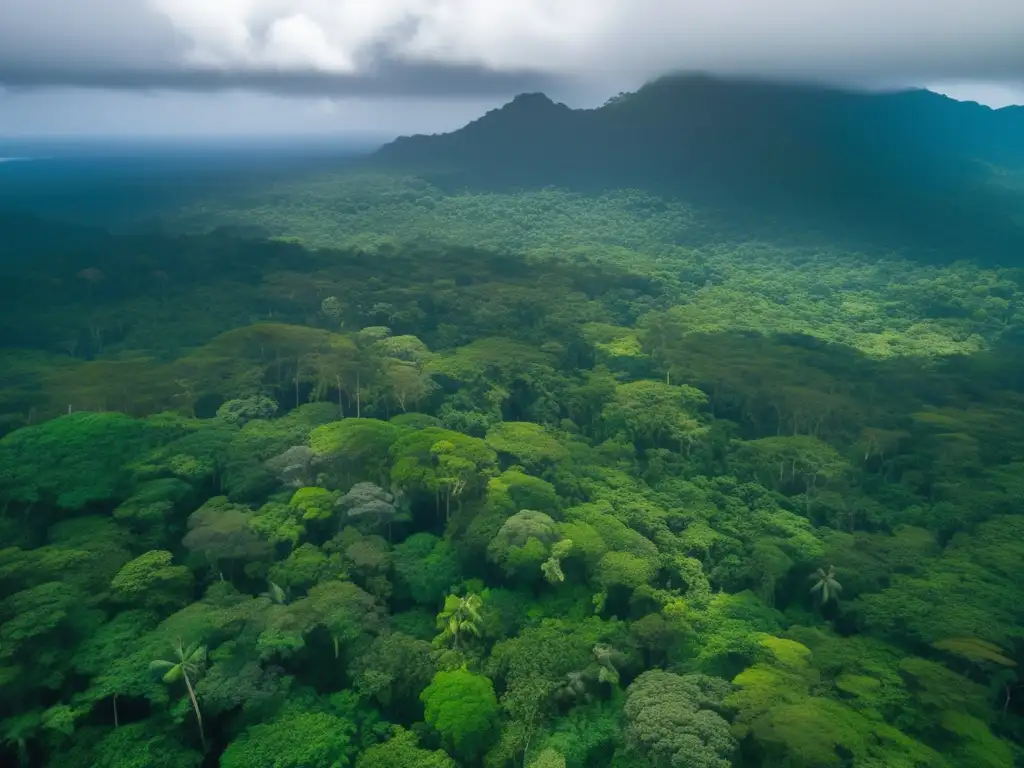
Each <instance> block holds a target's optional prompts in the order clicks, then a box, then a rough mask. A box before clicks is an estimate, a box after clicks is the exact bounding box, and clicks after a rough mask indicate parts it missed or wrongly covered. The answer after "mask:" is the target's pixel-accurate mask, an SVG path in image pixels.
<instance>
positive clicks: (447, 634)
mask: <svg viewBox="0 0 1024 768" xmlns="http://www.w3.org/2000/svg"><path fill="white" fill-rule="evenodd" d="M482 607H483V600H481V599H480V596H479V595H473V594H469V595H466V596H465V597H458V596H456V595H448V597H446V598H445V599H444V608H443V609H442V610H441V612H440V613H439V614H437V628H438V629H440V630H441V634H440V635H438V638H437V639H438V641H440V642H442V643H445V642H447V641H448V640H449V639H450V640H451V641H452V649H453V650H458V647H459V637H460V636H461V635H462V634H463V633H465V632H468V633H469V634H471V635H475V636H476V637H480V622H481V618H480V609H481V608H482Z"/></svg>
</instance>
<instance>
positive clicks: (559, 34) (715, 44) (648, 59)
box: [0, 0, 1024, 136]
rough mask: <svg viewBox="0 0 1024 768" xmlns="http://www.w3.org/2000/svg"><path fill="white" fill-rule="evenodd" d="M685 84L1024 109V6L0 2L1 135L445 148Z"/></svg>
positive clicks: (1009, 1) (970, 2) (421, 0)
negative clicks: (351, 136) (228, 136)
mask: <svg viewBox="0 0 1024 768" xmlns="http://www.w3.org/2000/svg"><path fill="white" fill-rule="evenodd" d="M678 70H702V71H707V72H713V73H722V74H730V75H747V74H756V75H768V76H777V77H785V78H811V79H815V80H823V81H828V82H836V83H840V84H856V85H863V86H866V87H894V86H910V85H919V86H925V87H931V88H933V89H934V90H939V91H941V92H944V93H947V94H949V95H951V96H953V97H955V98H962V99H971V100H976V101H980V102H982V103H987V104H989V105H991V106H1004V105H1006V104H1024V0H0V136H4V135H7V136H11V135H33V134H39V133H44V134H110V133H125V134H170V133H190V134H203V133H220V134H225V133H240V132H245V133H257V134H261V133H302V132H308V133H326V132H336V131H348V132H354V133H380V134H386V135H391V134H396V133H409V132H433V131H440V130H448V129H451V128H455V127H458V126H459V125H461V124H463V123H465V122H466V121H467V120H469V119H471V118H473V117H475V116H477V115H479V114H480V113H482V112H483V111H485V110H486V109H489V108H491V107H493V106H496V105H498V104H501V103H503V102H504V101H506V100H507V99H508V98H509V97H510V96H512V95H514V94H516V93H519V92H522V91H533V90H543V91H545V92H547V93H548V94H549V95H551V96H552V97H553V98H556V99H558V100H561V101H565V102H566V103H568V104H570V105H572V106H593V105H596V104H599V103H601V102H603V101H604V100H605V99H606V98H607V97H608V96H610V95H612V94H614V93H616V92H618V91H620V90H626V89H633V88H635V87H636V86H638V85H639V84H641V83H642V82H644V81H645V80H647V79H650V78H652V77H656V76H657V75H659V74H663V73H666V72H669V71H678Z"/></svg>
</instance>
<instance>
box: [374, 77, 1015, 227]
mask: <svg viewBox="0 0 1024 768" xmlns="http://www.w3.org/2000/svg"><path fill="white" fill-rule="evenodd" d="M369 163H370V164H371V165H373V166H375V167H378V168H401V169H403V170H408V171H413V172H419V173H423V174H424V175H427V176H430V177H432V178H433V179H434V180H436V181H438V183H443V184H448V185H451V186H458V187H475V188H482V189H496V188H506V189H507V188H524V187H526V188H536V187H542V186H551V185H553V186H563V187H570V188H572V187H575V188H586V189H609V188H642V189H646V190H650V191H654V192H656V193H659V194H670V195H673V196H678V197H683V198H686V199H689V200H691V201H710V202H712V203H713V204H714V205H741V206H745V207H746V208H747V209H750V210H754V209H756V210H760V211H763V212H765V213H768V214H769V215H774V212H775V211H782V210H786V211H788V212H789V213H790V214H794V215H798V216H815V217H818V218H821V219H823V220H824V219H827V220H830V221H841V222H843V223H842V226H856V227H865V228H868V229H873V230H874V231H879V232H881V231H886V232H888V231H890V230H892V231H895V230H905V233H904V235H901V238H902V240H906V233H908V232H909V233H923V234H924V236H926V237H930V238H932V239H934V240H935V242H936V243H938V244H948V243H949V242H951V240H952V239H956V240H959V241H960V242H961V243H962V244H963V245H964V246H967V245H969V244H970V243H971V242H972V239H974V238H977V237H978V236H983V237H985V238H987V239H989V240H992V239H993V238H998V237H1002V238H1004V239H1005V238H1020V243H1022V244H1024V229H1022V228H1021V227H1020V226H1019V225H1017V224H1016V223H1015V222H1014V221H1013V220H1014V218H1015V216H1016V213H1015V211H1017V210H1020V201H1019V200H1018V199H1016V198H1015V197H1013V196H1011V195H1009V193H1008V192H1007V190H1004V189H1002V188H1000V187H999V185H998V184H996V183H994V176H993V173H992V170H993V168H994V167H1000V168H1015V169H1022V168H1024V107H1007V108H1003V109H999V110H993V109H991V108H989V107H986V106H983V105H980V104H977V103H974V102H960V101H957V100H955V99H952V98H950V97H948V96H944V95H942V94H938V93H934V92H931V91H928V90H925V89H907V90H902V91H895V92H882V93H878V92H875V93H871V92H864V91H855V90H851V89H843V88H833V87H827V86H822V85H808V84H792V83H778V82H771V81H764V80H752V79H727V78H718V77H712V76H708V75H676V76H672V77H667V78H662V79H659V80H655V81H652V82H650V83H648V84H646V85H644V86H643V87H642V88H640V89H639V90H637V91H636V92H634V93H629V94H621V95H619V96H617V97H613V98H611V99H609V100H608V101H607V102H606V103H605V104H604V105H602V106H600V107H596V108H591V109H572V108H570V107H568V106H566V105H565V104H560V103H557V102H555V101H553V100H551V99H550V98H549V97H547V96H545V95H544V94H539V93H528V94H520V95H518V96H516V97H515V98H514V99H512V100H511V101H509V102H508V103H506V104H504V105H503V106H501V107H499V108H497V109H493V110H490V111H488V112H487V113H485V114H484V115H482V116H481V117H479V118H477V119H476V120H473V121H471V122H469V123H467V124H466V125H465V126H463V127H462V128H459V129H457V130H455V131H452V132H449V133H444V134H434V135H418V136H407V137H400V138H398V139H396V140H395V141H393V142H391V143H390V144H387V145H385V146H383V147H381V148H380V149H379V150H378V151H377V152H376V153H375V154H374V155H372V156H371V157H370V158H369ZM979 233H982V234H981V235H979ZM1017 242H1018V241H1017V240H1014V243H1017ZM1014 247H1016V246H1014Z"/></svg>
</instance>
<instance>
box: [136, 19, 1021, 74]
mask: <svg viewBox="0 0 1024 768" xmlns="http://www.w3.org/2000/svg"><path fill="white" fill-rule="evenodd" d="M151 2H152V7H153V8H155V9H156V10H157V11H159V12H160V13H162V14H163V15H164V16H165V17H166V18H167V19H168V20H169V21H170V23H171V24H172V25H173V26H174V27H175V28H176V29H177V30H178V31H179V32H180V33H182V34H183V35H185V36H186V37H187V38H188V39H189V40H190V43H191V46H192V47H191V49H190V53H189V59H188V60H189V62H191V63H193V64H197V63H198V64H203V65H207V66H217V67H223V68H231V67H239V68H267V69H281V68H290V69H303V68H305V69H310V70H316V71H343V72H355V71H368V70H370V69H372V67H373V64H374V62H375V60H376V59H377V58H378V57H379V56H381V55H386V56H389V57H391V58H398V59H402V60H406V61H412V62H418V63H424V62H429V63H435V64H436V63H443V64H471V65H477V66H481V67H484V68H487V69H495V70H519V69H532V70H540V71H544V72H550V73H555V74H561V75H570V76H581V77H592V76H595V75H605V76H607V75H615V74H619V75H623V74H625V75H631V76H641V77H646V76H650V75H654V74H657V73H659V72H664V71H666V70H670V69H675V68H695V69H705V70H713V71H720V72H725V73H743V74H754V73H764V74H778V75H790V76H800V75H804V76H806V75H816V74H817V75H820V76H822V77H826V78H833V77H837V76H840V77H844V78H872V79H878V78H890V79H892V78H895V79H908V78H909V79H912V78H920V77H930V78H932V79H937V78H939V79H947V78H965V77H966V78H969V77H976V76H993V75H994V74H998V73H1002V74H1004V75H1005V74H1008V72H1007V70H1013V74H1015V75H1024V52H1022V46H1021V41H1022V40H1024V3H1022V2H1020V0H972V2H970V3H967V2H964V0H830V1H829V0H784V1H782V0H780V1H779V2H764V0H689V1H688V2H674V1H673V0H333V1H332V0H215V1H214V0H151Z"/></svg>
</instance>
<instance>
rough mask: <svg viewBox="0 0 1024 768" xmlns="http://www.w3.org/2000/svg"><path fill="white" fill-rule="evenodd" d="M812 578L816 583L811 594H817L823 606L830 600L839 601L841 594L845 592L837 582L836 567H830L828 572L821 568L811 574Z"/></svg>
mask: <svg viewBox="0 0 1024 768" xmlns="http://www.w3.org/2000/svg"><path fill="white" fill-rule="evenodd" d="M810 578H811V579H812V580H813V581H814V586H813V587H811V592H812V593H817V595H818V598H819V599H820V600H821V604H822V605H824V604H825V603H827V602H829V601H830V600H838V599H839V593H840V592H842V591H843V585H842V584H840V583H839V582H838V581H836V567H835V566H834V565H830V566H829V567H828V570H827V571H826V570H825V569H824V568H819V569H818V570H816V571H815V572H814V573H812V574H811V576H810Z"/></svg>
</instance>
